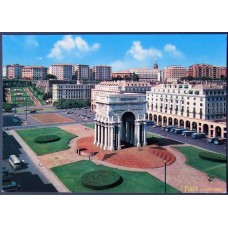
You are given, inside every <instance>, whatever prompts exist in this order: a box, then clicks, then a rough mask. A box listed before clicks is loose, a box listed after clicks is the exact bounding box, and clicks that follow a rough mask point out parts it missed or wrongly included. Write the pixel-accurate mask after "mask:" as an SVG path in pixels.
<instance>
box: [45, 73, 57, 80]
mask: <svg viewBox="0 0 228 228" xmlns="http://www.w3.org/2000/svg"><path fill="white" fill-rule="evenodd" d="M43 79H44V80H50V79H57V77H56V76H55V75H53V74H47V75H46V76H45V77H44V78H43Z"/></svg>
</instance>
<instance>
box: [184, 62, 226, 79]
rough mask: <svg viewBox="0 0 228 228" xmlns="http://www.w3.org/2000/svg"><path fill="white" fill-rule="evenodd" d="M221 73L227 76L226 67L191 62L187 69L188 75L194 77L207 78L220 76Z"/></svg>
mask: <svg viewBox="0 0 228 228" xmlns="http://www.w3.org/2000/svg"><path fill="white" fill-rule="evenodd" d="M221 75H224V76H225V77H226V76H227V73H226V67H218V66H214V65H209V64H193V65H191V66H189V69H188V76H191V77H194V78H202V77H209V78H213V79H216V78H221Z"/></svg>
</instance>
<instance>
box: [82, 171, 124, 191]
mask: <svg viewBox="0 0 228 228" xmlns="http://www.w3.org/2000/svg"><path fill="white" fill-rule="evenodd" d="M122 181H123V180H122V178H121V176H120V175H119V174H117V173H115V172H113V171H110V170H95V171H91V172H88V173H85V174H84V175H83V176H82V177H81V184H82V185H83V186H85V187H87V188H91V189H94V190H103V189H107V188H113V187H115V186H117V185H119V184H121V183H122Z"/></svg>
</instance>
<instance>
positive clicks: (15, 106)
mask: <svg viewBox="0 0 228 228" xmlns="http://www.w3.org/2000/svg"><path fill="white" fill-rule="evenodd" d="M14 99H15V101H14V108H15V110H14V112H15V113H17V104H16V96H14Z"/></svg>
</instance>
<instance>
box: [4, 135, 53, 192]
mask: <svg viewBox="0 0 228 228" xmlns="http://www.w3.org/2000/svg"><path fill="white" fill-rule="evenodd" d="M11 154H15V155H16V156H17V157H18V158H19V159H20V160H25V161H26V163H27V165H26V166H25V167H24V168H23V169H20V170H13V169H12V167H11V166H10V164H9V162H8V158H9V155H11ZM2 166H3V167H6V168H8V169H9V171H10V172H11V173H12V175H13V178H12V181H15V182H16V183H17V184H19V185H20V186H21V190H20V192H28V193H31V192H57V190H56V189H55V188H54V186H53V185H52V184H51V183H50V182H48V181H47V179H45V177H44V176H43V175H42V174H41V173H40V171H39V169H38V168H37V166H35V165H34V163H33V162H32V161H31V159H30V157H28V155H27V154H26V153H25V152H24V151H23V150H22V148H21V146H20V144H19V143H18V142H17V141H16V140H15V138H14V137H13V136H11V135H8V134H4V137H3V160H2Z"/></svg>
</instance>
